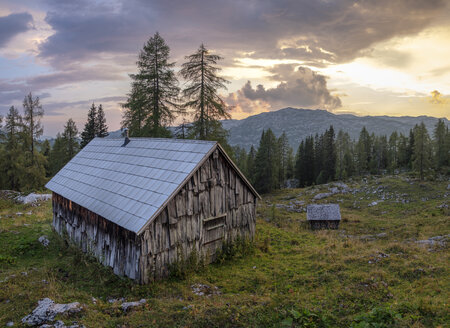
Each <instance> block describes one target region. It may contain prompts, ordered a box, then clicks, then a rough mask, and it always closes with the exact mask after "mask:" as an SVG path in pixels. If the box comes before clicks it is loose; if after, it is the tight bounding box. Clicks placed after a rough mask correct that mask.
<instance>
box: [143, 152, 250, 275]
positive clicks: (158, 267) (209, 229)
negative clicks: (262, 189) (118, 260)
mask: <svg viewBox="0 0 450 328" xmlns="http://www.w3.org/2000/svg"><path fill="white" fill-rule="evenodd" d="M256 201H257V200H256V197H255V195H254V194H253V193H252V192H251V191H250V189H249V188H248V187H247V185H246V184H245V183H244V181H243V180H242V179H241V178H240V177H239V176H238V175H237V173H236V171H235V170H234V169H233V168H232V167H231V166H230V165H229V163H228V162H227V161H226V159H225V158H224V157H223V155H222V154H221V153H220V152H219V151H218V150H217V149H216V150H215V151H214V152H213V154H211V156H210V157H209V158H208V159H207V160H206V162H205V163H204V164H203V165H202V166H201V167H200V169H199V170H197V172H195V173H194V175H193V176H192V177H191V178H190V179H189V181H188V182H187V183H186V184H185V185H184V187H183V188H182V189H181V190H180V192H179V193H178V194H177V196H175V197H174V198H173V199H172V200H171V201H170V202H169V203H168V204H167V206H166V208H165V209H164V210H163V211H162V212H161V214H160V215H159V216H158V217H156V218H155V220H154V221H153V222H152V223H151V224H150V225H149V226H148V227H147V228H146V229H145V231H144V232H143V233H142V234H141V235H140V237H141V243H140V244H141V252H140V254H141V258H140V271H141V273H140V277H141V282H142V283H147V282H149V281H151V280H154V279H157V278H161V277H165V276H167V275H168V273H169V272H168V269H169V265H170V264H171V263H174V262H175V261H177V260H180V259H179V258H178V256H177V255H178V253H179V252H180V251H181V252H182V253H183V257H184V259H187V258H188V257H189V254H190V252H192V251H193V250H196V251H197V253H198V254H199V255H200V254H201V255H203V256H204V257H205V258H206V259H207V260H210V261H211V260H212V259H213V258H214V253H215V251H216V249H217V248H218V247H221V245H222V242H223V241H225V240H228V241H233V240H235V239H236V238H237V237H240V238H249V239H252V238H253V236H254V233H255V220H256Z"/></svg>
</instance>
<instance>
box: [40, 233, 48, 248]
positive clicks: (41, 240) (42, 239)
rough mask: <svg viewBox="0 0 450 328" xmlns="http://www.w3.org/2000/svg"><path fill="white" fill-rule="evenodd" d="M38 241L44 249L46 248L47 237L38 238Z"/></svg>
mask: <svg viewBox="0 0 450 328" xmlns="http://www.w3.org/2000/svg"><path fill="white" fill-rule="evenodd" d="M38 240H39V242H40V243H41V244H42V245H44V247H47V246H48V245H49V244H50V240H48V238H47V236H40V237H39V239H38Z"/></svg>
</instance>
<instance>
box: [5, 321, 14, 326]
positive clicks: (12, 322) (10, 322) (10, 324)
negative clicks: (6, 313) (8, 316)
mask: <svg viewBox="0 0 450 328" xmlns="http://www.w3.org/2000/svg"><path fill="white" fill-rule="evenodd" d="M12 326H14V321H9V322H8V323H7V324H6V327H12Z"/></svg>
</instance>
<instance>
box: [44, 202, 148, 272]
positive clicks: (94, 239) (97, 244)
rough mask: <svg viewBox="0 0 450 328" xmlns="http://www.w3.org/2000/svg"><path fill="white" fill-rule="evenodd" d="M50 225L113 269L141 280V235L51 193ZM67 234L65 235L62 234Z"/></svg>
mask: <svg viewBox="0 0 450 328" xmlns="http://www.w3.org/2000/svg"><path fill="white" fill-rule="evenodd" d="M52 203H53V227H54V228H55V230H56V231H57V232H58V233H59V234H60V235H62V236H64V235H65V234H66V233H67V237H69V238H70V240H71V241H72V242H74V243H75V244H76V245H78V246H79V247H80V248H81V250H82V251H83V252H86V253H89V254H91V255H93V256H95V257H96V258H97V259H98V260H99V261H100V262H101V263H102V264H103V265H106V266H110V267H112V268H113V270H114V273H115V274H118V275H121V276H128V277H130V278H131V279H136V280H140V278H141V277H140V276H139V273H140V272H139V258H140V251H141V248H140V245H139V243H140V238H138V237H137V236H136V234H135V233H134V232H131V231H128V230H126V229H123V228H121V227H120V226H118V225H117V224H115V223H112V222H110V221H108V220H106V219H105V218H103V217H101V216H99V215H97V214H95V213H93V212H91V211H89V210H87V209H86V208H84V207H82V206H80V205H78V204H75V203H74V202H72V201H70V200H68V199H66V198H64V197H62V196H60V195H58V194H56V193H53V197H52ZM64 237H66V236H64Z"/></svg>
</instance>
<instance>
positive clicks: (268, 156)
mask: <svg viewBox="0 0 450 328" xmlns="http://www.w3.org/2000/svg"><path fill="white" fill-rule="evenodd" d="M277 151H278V150H277V140H276V138H275V135H274V134H273V132H272V130H271V129H268V130H267V131H263V133H262V135H261V140H260V142H259V147H258V152H257V153H256V160H255V173H256V175H255V188H256V189H257V190H258V191H259V192H261V193H266V192H271V191H272V190H274V189H276V188H278V187H279V184H278V167H277V159H276V154H277Z"/></svg>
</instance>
